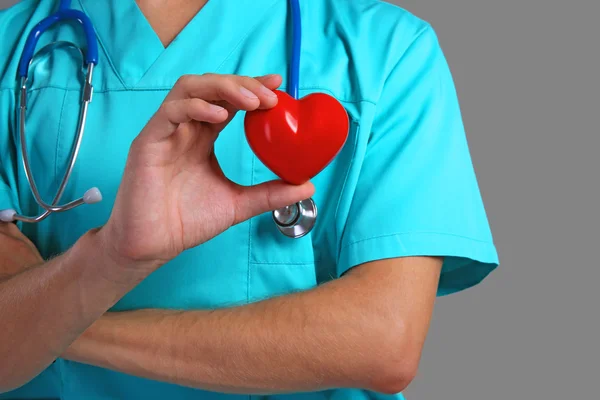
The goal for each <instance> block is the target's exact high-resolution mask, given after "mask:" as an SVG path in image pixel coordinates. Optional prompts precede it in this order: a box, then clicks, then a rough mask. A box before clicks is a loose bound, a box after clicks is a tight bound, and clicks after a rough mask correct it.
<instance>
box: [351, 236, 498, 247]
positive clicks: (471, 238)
mask: <svg viewBox="0 0 600 400" xmlns="http://www.w3.org/2000/svg"><path fill="white" fill-rule="evenodd" d="M407 235H440V236H452V237H458V238H461V239H467V240H471V241H473V242H478V243H484V244H490V245H492V246H493V245H494V242H490V241H487V240H480V239H475V238H473V237H470V236H463V235H455V234H453V233H444V232H435V231H433V232H427V231H425V232H418V231H417V232H397V233H389V234H386V235H379V236H372V237H368V238H365V239H360V240H356V241H354V242H351V243H348V244H347V245H345V246H343V247H342V250H345V249H347V248H348V247H351V246H354V245H356V244H358V243H362V242H366V241H368V240H373V239H382V238H386V237H391V236H407Z"/></svg>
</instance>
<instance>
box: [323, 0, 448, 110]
mask: <svg viewBox="0 0 600 400" xmlns="http://www.w3.org/2000/svg"><path fill="white" fill-rule="evenodd" d="M321 4H323V6H324V7H325V8H326V9H328V10H330V12H331V14H330V15H329V16H328V17H329V18H331V19H333V23H334V25H336V29H335V30H336V36H337V37H336V38H335V39H334V40H336V41H337V42H338V45H342V46H344V47H345V48H346V51H347V53H348V58H349V59H348V65H349V68H350V75H355V77H356V78H358V79H355V82H361V86H363V88H361V89H360V90H361V91H365V90H366V91H369V93H364V92H363V93H361V97H362V98H363V99H368V100H371V101H373V102H377V99H378V95H379V94H380V92H381V91H382V90H383V86H384V84H385V83H386V82H387V80H388V78H389V77H390V74H391V73H392V72H393V70H394V68H395V67H396V66H397V65H398V64H399V63H401V62H403V61H404V60H403V58H404V57H403V56H404V55H405V53H406V52H407V51H409V50H415V48H416V51H420V52H424V53H427V52H437V50H438V49H437V46H438V45H439V44H438V42H437V36H436V33H435V31H434V29H433V28H432V26H431V25H430V23H429V22H428V21H426V20H424V19H422V18H420V17H419V16H417V15H415V14H413V13H411V12H410V11H408V10H406V9H404V8H402V7H400V6H397V5H394V4H391V3H389V2H385V1H382V0H353V1H338V0H322V3H321ZM330 22H332V21H331V20H330V21H329V22H326V23H327V24H329V23H330ZM324 31H327V27H324ZM347 49H349V51H348V50H347Z"/></svg>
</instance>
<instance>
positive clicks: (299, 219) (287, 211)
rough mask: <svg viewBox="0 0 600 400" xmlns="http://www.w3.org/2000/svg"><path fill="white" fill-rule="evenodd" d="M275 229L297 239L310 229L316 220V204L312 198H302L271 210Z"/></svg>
mask: <svg viewBox="0 0 600 400" xmlns="http://www.w3.org/2000/svg"><path fill="white" fill-rule="evenodd" d="M273 220H274V221H275V224H276V225H277V229H279V231H280V232H281V233H283V234H284V235H285V236H287V237H290V238H292V239H299V238H301V237H303V236H306V235H307V234H308V233H310V231H312V229H313V227H314V226H315V222H316V221H317V205H316V204H315V202H314V200H313V199H306V200H302V201H301V202H299V203H296V204H294V205H291V206H287V207H283V208H280V209H278V210H275V211H273Z"/></svg>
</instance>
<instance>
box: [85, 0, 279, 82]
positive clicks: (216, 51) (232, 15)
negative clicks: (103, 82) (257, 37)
mask: <svg viewBox="0 0 600 400" xmlns="http://www.w3.org/2000/svg"><path fill="white" fill-rule="evenodd" d="M280 1H283V0H209V1H208V2H207V3H206V5H205V6H204V7H203V8H202V9H201V10H200V12H198V13H197V14H196V15H195V16H194V17H193V18H192V19H191V20H190V22H189V23H188V24H187V25H186V26H185V27H184V28H183V30H182V31H181V32H180V33H179V34H178V35H177V37H176V38H175V39H174V40H173V41H172V42H171V43H170V44H169V45H168V46H167V47H166V48H165V47H164V46H163V44H162V42H161V41H160V39H159V37H158V35H157V34H156V32H155V31H154V29H153V28H152V26H151V25H150V23H149V22H148V20H147V19H146V17H145V16H144V14H143V13H142V11H141V10H140V8H139V7H138V5H137V3H136V2H135V0H103V1H98V0H79V3H80V5H81V8H82V10H83V11H84V12H85V13H86V14H87V15H88V16H89V18H90V20H91V21H92V23H93V24H94V28H95V29H96V34H97V36H98V39H99V41H100V46H101V47H102V48H103V49H104V51H105V52H106V54H107V55H108V58H109V60H108V62H110V63H111V65H112V67H113V69H114V70H115V72H116V74H117V75H118V77H119V79H120V80H121V83H122V84H123V85H124V86H125V87H126V88H134V87H137V86H139V85H140V84H141V83H142V82H141V81H142V79H144V81H146V79H145V78H146V77H148V78H150V76H151V75H153V72H155V73H156V74H161V71H162V70H163V69H162V68H161V64H162V63H165V62H166V63H173V59H177V60H180V61H178V62H180V63H186V59H185V57H182V54H183V55H185V54H190V53H192V54H193V53H197V52H200V53H201V54H202V63H201V65H199V66H194V68H193V71H194V73H197V74H201V73H207V72H213V73H217V72H218V70H219V67H220V66H221V65H222V64H223V63H224V62H225V61H226V60H227V58H228V57H229V56H231V55H232V53H233V52H234V51H235V49H236V48H238V47H240V45H241V44H242V42H243V41H244V40H245V39H246V37H247V36H248V34H249V33H250V32H251V30H252V29H253V27H256V26H257V25H258V24H260V23H261V21H262V20H264V19H265V18H267V17H268V15H269V10H270V9H271V8H272V7H273V6H274V5H275V4H276V3H278V2H280ZM216 38H218V40H217V39H216ZM169 65H170V64H169ZM185 70H186V69H185V68H182V69H181V71H182V74H184V73H186V72H185ZM188 70H189V71H192V69H188ZM162 73H164V71H162ZM187 73H190V72H187ZM142 86H143V85H142Z"/></svg>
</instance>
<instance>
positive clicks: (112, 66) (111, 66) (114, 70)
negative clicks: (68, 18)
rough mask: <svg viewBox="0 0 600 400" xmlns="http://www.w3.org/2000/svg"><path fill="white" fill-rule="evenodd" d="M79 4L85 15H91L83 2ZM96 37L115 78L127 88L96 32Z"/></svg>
mask: <svg viewBox="0 0 600 400" xmlns="http://www.w3.org/2000/svg"><path fill="white" fill-rule="evenodd" d="M77 2H78V3H79V7H81V10H82V11H83V12H84V14H85V15H90V14H89V13H88V12H87V10H86V9H85V7H84V6H83V3H82V2H81V0H77ZM94 36H96V39H97V40H98V43H100V47H102V51H103V52H104V57H106V59H107V60H108V65H110V68H111V69H112V70H113V72H114V73H115V76H116V77H117V79H119V82H121V85H123V87H124V88H126V87H127V85H125V81H124V80H123V78H121V74H119V71H117V68H115V65H114V63H113V60H112V58H110V55H109V53H108V51H107V50H106V46H104V42H103V41H102V38H101V37H100V35H99V34H98V31H95V32H94Z"/></svg>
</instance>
